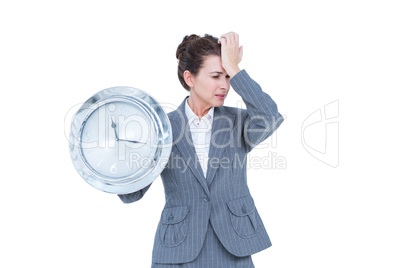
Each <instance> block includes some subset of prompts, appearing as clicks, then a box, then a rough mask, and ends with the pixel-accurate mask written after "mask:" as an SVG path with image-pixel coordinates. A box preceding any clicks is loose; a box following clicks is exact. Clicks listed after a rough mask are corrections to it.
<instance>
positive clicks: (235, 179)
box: [119, 70, 284, 263]
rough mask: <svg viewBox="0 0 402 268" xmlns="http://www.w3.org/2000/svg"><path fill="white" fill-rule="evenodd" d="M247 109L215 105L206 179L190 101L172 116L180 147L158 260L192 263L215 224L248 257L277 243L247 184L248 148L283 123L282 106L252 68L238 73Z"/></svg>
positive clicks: (168, 187)
mask: <svg viewBox="0 0 402 268" xmlns="http://www.w3.org/2000/svg"><path fill="white" fill-rule="evenodd" d="M230 84H231V86H232V88H233V89H234V90H235V91H236V92H237V93H238V94H239V95H240V96H241V97H242V99H243V101H244V103H245V104H246V107H247V109H239V108H233V107H226V106H222V107H215V111H214V117H213V124H212V132H211V144H210V149H209V156H208V157H209V160H208V171H207V175H206V178H205V177H204V174H203V171H202V168H201V165H200V164H199V162H198V158H197V154H196V151H195V148H194V146H193V142H192V139H191V133H190V129H189V126H188V124H187V123H188V120H187V117H186V114H185V101H186V99H185V100H184V101H183V102H182V104H181V105H180V106H179V107H178V108H177V109H176V110H175V111H173V112H171V113H169V114H168V117H169V119H170V122H171V125H172V130H173V147H172V152H171V155H170V158H169V162H168V164H167V166H166V168H165V169H164V170H163V172H162V173H161V178H162V181H163V185H164V189H165V197H166V204H165V207H164V209H163V211H162V213H161V219H160V222H159V224H158V228H157V231H156V234H155V240H154V249H153V253H152V261H153V262H158V263H184V262H190V261H192V260H194V259H195V258H196V257H197V255H198V254H199V252H200V250H201V248H202V245H203V241H204V237H205V234H206V231H207V226H208V221H209V220H210V221H211V224H212V226H213V229H214V231H215V233H216V235H217V236H218V238H219V240H220V241H221V243H222V244H223V246H224V247H225V248H226V249H227V250H228V251H229V252H230V253H232V254H233V255H236V256H239V257H242V256H248V255H251V254H254V253H256V252H258V251H261V250H263V249H266V248H268V247H269V246H271V241H270V239H269V236H268V234H267V232H266V230H265V227H264V225H263V222H262V220H261V218H260V215H259V213H258V211H257V209H256V207H255V205H254V201H253V198H252V196H251V195H250V192H249V189H248V186H247V175H246V171H247V161H246V159H247V153H248V152H250V151H251V150H252V149H253V148H254V147H255V146H256V145H257V144H259V143H260V142H262V141H263V140H265V139H266V138H268V137H269V136H270V135H271V134H272V133H274V132H275V130H276V129H277V128H278V127H279V126H280V125H281V123H282V122H283V120H284V119H283V117H282V115H281V114H280V113H279V112H278V109H277V105H276V104H275V102H274V101H273V100H272V98H271V97H270V96H269V95H268V94H266V93H265V92H263V91H262V90H261V87H260V86H259V85H258V83H256V82H255V81H254V80H252V79H251V78H250V76H249V75H248V74H247V72H246V71H245V70H242V71H240V72H239V73H237V74H236V75H235V76H234V77H232V78H231V80H230ZM150 186H151V184H150V185H148V186H147V187H145V188H144V189H142V190H139V191H137V192H135V193H131V194H127V195H119V197H120V198H121V200H122V201H123V202H125V203H131V202H135V201H137V200H139V199H141V198H142V197H143V195H144V194H145V193H146V191H147V190H148V189H149V187H150Z"/></svg>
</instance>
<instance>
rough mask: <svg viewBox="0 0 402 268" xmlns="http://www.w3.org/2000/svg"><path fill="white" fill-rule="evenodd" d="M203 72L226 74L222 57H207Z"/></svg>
mask: <svg viewBox="0 0 402 268" xmlns="http://www.w3.org/2000/svg"><path fill="white" fill-rule="evenodd" d="M202 69H203V71H206V72H222V73H226V72H225V69H223V67H222V60H221V57H219V56H216V55H210V56H207V57H206V58H205V59H204V62H203V67H202Z"/></svg>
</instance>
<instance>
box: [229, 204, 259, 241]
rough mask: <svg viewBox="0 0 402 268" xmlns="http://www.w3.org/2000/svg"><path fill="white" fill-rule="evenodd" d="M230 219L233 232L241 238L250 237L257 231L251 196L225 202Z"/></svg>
mask: <svg viewBox="0 0 402 268" xmlns="http://www.w3.org/2000/svg"><path fill="white" fill-rule="evenodd" d="M227 206H228V208H229V211H230V213H229V214H230V215H229V216H230V220H231V222H232V227H233V229H234V230H235V232H236V233H237V234H238V235H239V236H240V237H243V238H250V237H253V236H255V235H256V234H257V231H258V227H259V224H258V214H257V210H256V208H255V205H254V201H253V199H252V197H251V196H245V197H241V198H238V199H235V200H232V201H229V202H227Z"/></svg>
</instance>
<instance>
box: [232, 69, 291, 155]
mask: <svg viewBox="0 0 402 268" xmlns="http://www.w3.org/2000/svg"><path fill="white" fill-rule="evenodd" d="M230 84H231V86H232V88H233V89H234V91H236V92H237V93H238V94H239V95H240V96H241V98H242V99H243V101H244V103H245V104H246V107H247V112H246V113H244V116H242V118H241V119H240V120H242V121H241V124H242V130H243V139H244V144H245V146H246V150H247V152H250V151H251V150H252V149H253V148H254V147H255V146H257V145H258V144H259V143H261V142H262V141H264V140H265V139H267V138H268V137H269V136H271V135H272V134H273V133H274V132H275V130H276V129H277V128H278V127H279V126H280V125H281V124H282V122H283V121H284V118H283V116H282V115H281V114H280V113H279V112H278V108H277V105H276V103H275V102H274V101H273V100H272V98H271V97H270V96H269V95H268V94H267V93H265V92H263V91H262V89H261V87H260V85H259V84H258V83H257V82H255V81H254V80H253V79H251V77H250V76H249V75H248V74H247V72H246V70H244V69H243V70H241V71H240V72H238V73H237V74H236V75H235V76H233V77H232V78H231V79H230Z"/></svg>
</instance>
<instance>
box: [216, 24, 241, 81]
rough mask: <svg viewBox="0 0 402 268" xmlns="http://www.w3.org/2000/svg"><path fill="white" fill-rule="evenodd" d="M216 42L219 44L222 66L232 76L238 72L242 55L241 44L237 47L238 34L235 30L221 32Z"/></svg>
mask: <svg viewBox="0 0 402 268" xmlns="http://www.w3.org/2000/svg"><path fill="white" fill-rule="evenodd" d="M218 43H219V44H221V58H222V67H223V68H224V69H225V71H226V72H227V73H228V75H229V76H230V77H233V76H234V75H236V74H237V73H238V72H240V68H239V63H240V62H241V60H242V57H243V46H241V47H239V35H238V34H237V33H235V32H229V33H226V34H223V35H222V36H221V37H220V38H219V39H218Z"/></svg>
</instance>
